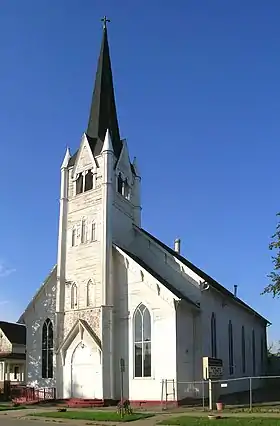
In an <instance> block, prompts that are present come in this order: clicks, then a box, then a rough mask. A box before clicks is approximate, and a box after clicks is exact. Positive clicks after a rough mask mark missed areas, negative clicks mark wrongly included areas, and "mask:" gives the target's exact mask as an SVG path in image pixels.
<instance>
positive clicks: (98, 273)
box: [56, 17, 141, 399]
mask: <svg viewBox="0 0 280 426" xmlns="http://www.w3.org/2000/svg"><path fill="white" fill-rule="evenodd" d="M107 22H109V20H108V19H107V18H106V17H105V18H103V37H102V42H101V48H100V54H99V59H98V65H97V71H96V77H95V84H94V90H93V95H92V101H91V106H90V113H89V120H88V126H87V130H86V132H85V133H84V134H83V135H82V138H81V142H80V147H79V149H78V150H77V151H76V152H75V154H74V155H71V153H70V150H69V149H67V151H66V154H65V157H64V160H63V163H62V166H61V191H60V192H61V196H60V216H59V236H58V257H57V271H58V272H57V296H56V317H57V336H58V339H57V340H58V347H59V346H60V345H64V347H65V345H66V343H65V342H66V341H68V340H69V339H70V338H69V335H70V334H71V333H72V331H73V327H75V324H76V323H77V321H84V322H85V323H86V324H87V326H88V327H89V328H90V329H91V330H92V335H93V336H94V339H95V341H96V342H100V347H99V348H97V350H98V351H99V352H100V371H99V373H98V374H99V376H98V377H99V379H96V382H98V383H100V389H99V390H98V391H97V393H96V395H99V397H100V398H103V399H114V376H115V374H118V372H114V370H113V369H114V363H113V354H114V347H113V327H114V317H113V309H114V305H115V303H116V300H115V298H116V297H117V295H115V294H114V286H113V282H112V274H113V271H112V268H113V262H112V250H113V244H114V243H118V244H120V245H121V246H124V247H125V246H127V245H129V243H130V241H131V240H132V238H133V224H136V225H138V226H139V225H140V221H141V219H140V216H141V206H140V176H139V172H138V167H137V165H136V161H134V162H133V163H131V162H130V159H129V154H128V148H127V143H126V141H125V140H124V139H121V137H120V131H119V124H118V119H117V111H116V102H115V94H114V86H113V76H112V67H111V59H110V53H109V43H108V34H107ZM81 324H82V323H81ZM75 338H76V339H77V337H75ZM67 339H68V340H67ZM69 341H70V340H69ZM67 344H68V343H67ZM71 344H72V343H71ZM73 345H74V343H73ZM80 348H82V346H80ZM72 349H73V348H72ZM72 349H71V350H72ZM80 350H81V349H80ZM60 362H61V360H60V358H59V356H58V359H57V363H58V364H57V365H58V366H59V363H60ZM63 368H64V367H63ZM65 368H66V367H65ZM103 372H106V374H103ZM65 374H66V376H65V377H64V376H63V378H61V379H60V380H61V382H60V383H57V388H58V394H59V395H60V396H61V397H64V398H65V397H66V396H71V395H66V393H67V392H68V391H67V390H66V388H65V380H68V379H67V374H68V376H69V372H66V373H65ZM70 376H71V375H70ZM68 387H69V386H68Z"/></svg>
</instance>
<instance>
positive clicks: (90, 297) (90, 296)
mask: <svg viewBox="0 0 280 426" xmlns="http://www.w3.org/2000/svg"><path fill="white" fill-rule="evenodd" d="M87 306H95V285H94V283H93V282H92V281H91V280H89V282H88V283H87Z"/></svg>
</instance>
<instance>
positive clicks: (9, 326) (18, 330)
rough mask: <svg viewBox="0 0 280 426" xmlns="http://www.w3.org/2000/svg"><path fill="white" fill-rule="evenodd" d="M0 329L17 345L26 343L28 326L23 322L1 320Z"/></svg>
mask: <svg viewBox="0 0 280 426" xmlns="http://www.w3.org/2000/svg"><path fill="white" fill-rule="evenodd" d="M0 330H2V332H3V333H4V334H5V336H6V337H7V339H9V341H10V342H11V343H13V344H16V345H25V344H26V327H25V325H22V324H17V323H13V322H6V321H0Z"/></svg>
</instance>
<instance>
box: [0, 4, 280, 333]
mask: <svg viewBox="0 0 280 426" xmlns="http://www.w3.org/2000/svg"><path fill="white" fill-rule="evenodd" d="M117 3H118V5H117ZM104 14H107V15H108V16H109V17H110V18H111V21H112V22H111V24H110V28H109V38H110V47H111V57H112V62H113V72H114V80H115V88H116V97H117V105H118V115H119V123H120V128H121V134H122V136H124V137H127V140H128V144H129V149H130V154H131V156H132V157H133V156H134V155H136V156H137V158H138V162H139V165H140V168H141V172H142V179H143V181H142V182H143V186H142V190H143V195H142V200H143V226H144V227H145V228H146V229H147V230H149V231H150V232H152V233H154V234H155V235H156V236H157V237H159V238H161V239H162V240H164V241H165V242H166V243H168V244H172V243H173V240H174V239H175V238H176V237H178V236H179V237H181V238H182V251H183V254H184V255H185V256H186V257H187V258H188V259H190V260H191V261H193V262H194V263H195V264H197V265H198V266H200V267H201V268H202V269H204V270H205V271H207V272H208V273H209V274H210V275H212V276H213V277H214V278H216V279H217V280H219V282H221V283H222V284H223V285H225V286H226V287H228V288H229V289H233V286H234V284H237V285H238V294H239V296H240V297H241V298H243V299H244V300H245V301H246V302H247V303H249V304H250V305H252V306H253V307H254V308H255V309H257V310H258V311H260V312H261V313H262V314H263V315H265V316H266V317H268V318H269V319H270V320H271V321H272V322H273V326H272V327H271V328H270V330H269V336H270V339H272V340H276V339H280V334H279V330H278V328H277V323H278V321H277V320H278V315H277V314H278V311H279V303H280V301H279V300H273V299H272V298H271V297H269V296H266V297H264V296H260V292H261V291H262V289H263V287H264V286H265V285H266V284H267V282H268V281H267V278H266V275H267V273H269V272H270V270H271V267H272V265H271V260H270V254H271V253H270V252H269V251H268V244H269V241H270V235H271V234H272V233H273V232H274V229H275V225H276V216H275V215H276V212H277V211H278V210H280V193H279V156H280V144H279V137H280V121H279V110H280V96H279V95H280V93H279V92H280V86H279V75H280V59H279V58H280V56H279V44H280V27H279V17H280V2H279V1H277V0H270V1H269V2H264V1H262V0H246V1H244V0H234V1H224V0H212V1H209V0H187V1H186V0H177V1H176V2H172V1H165V0H153V1H152V2H145V1H142V2H133V1H128V0H123V1H121V2H116V1H115V0H110V1H109V0H106V1H104V0H103V1H102V2H99V1H97V0H96V1H93V0H83V1H82V2H81V1H77V0H75V1H74V0H60V1H59V2H50V1H47V0H41V1H40V2H34V1H33V0H25V1H24V2H20V1H16V0H2V1H1V14H0V54H1V66H0V88H1V89H0V90H1V96H0V140H1V158H2V161H1V167H0V178H1V182H2V190H1V196H2V201H1V209H0V219H1V245H0V262H1V263H0V288H1V296H0V310H1V319H7V320H16V319H17V318H18V317H19V315H20V313H21V312H22V310H23V309H24V308H25V306H26V305H27V303H28V301H29V300H30V298H31V297H32V296H33V294H34V292H35V290H36V289H37V288H38V287H39V286H40V284H41V282H42V281H43V280H44V278H45V277H46V275H47V274H48V272H49V271H50V269H51V268H52V266H53V265H54V264H55V262H56V250H57V228H58V198H59V181H60V164H61V161H62V159H63V156H64V152H65V147H66V146H67V145H69V146H70V147H71V149H72V151H74V150H75V149H76V148H77V147H78V145H79V142H80V138H81V135H82V133H83V131H84V130H85V129H86V125H87V119H88V113H89V105H90V100H91V94H92V88H93V81H94V75H95V70H96V63H97V57H98V53H99V46H100V39H101V24H100V17H102V16H103V15H104Z"/></svg>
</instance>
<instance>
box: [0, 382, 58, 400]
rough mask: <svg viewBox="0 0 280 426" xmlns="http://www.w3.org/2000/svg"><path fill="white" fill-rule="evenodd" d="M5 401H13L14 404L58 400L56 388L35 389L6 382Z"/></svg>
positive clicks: (4, 389)
mask: <svg viewBox="0 0 280 426" xmlns="http://www.w3.org/2000/svg"><path fill="white" fill-rule="evenodd" d="M2 395H3V400H12V401H14V402H18V403H21V402H39V401H46V400H53V399H55V398H56V389H55V388H35V387H29V386H21V385H12V384H10V382H8V381H6V382H4V388H3V393H2Z"/></svg>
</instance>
